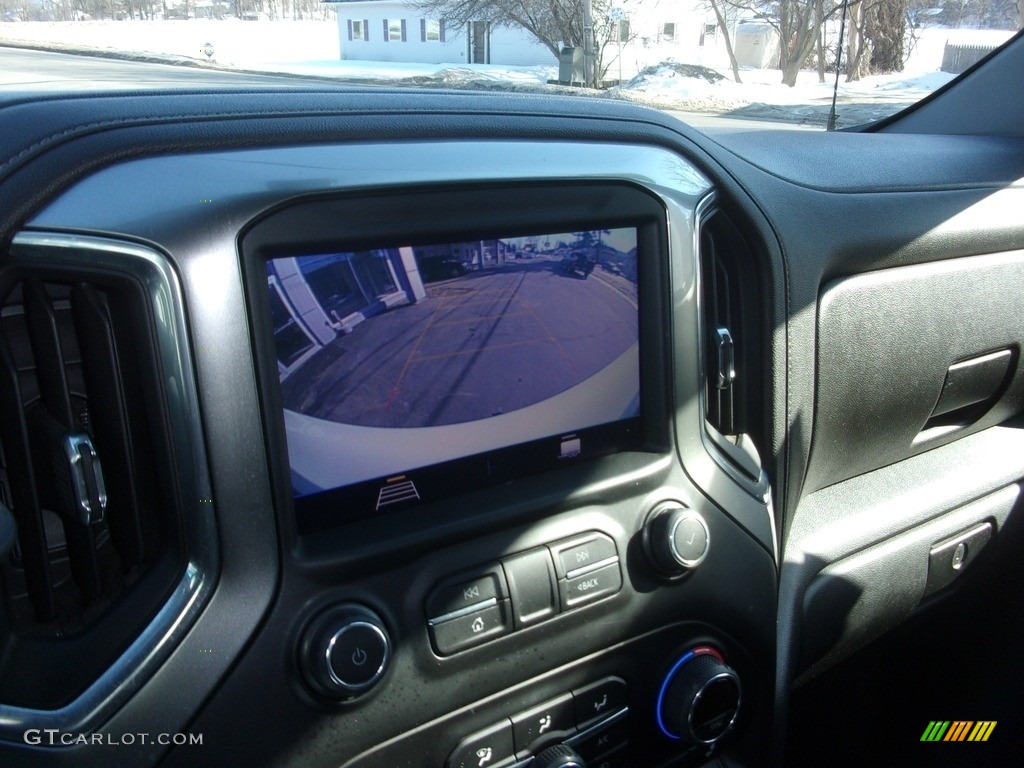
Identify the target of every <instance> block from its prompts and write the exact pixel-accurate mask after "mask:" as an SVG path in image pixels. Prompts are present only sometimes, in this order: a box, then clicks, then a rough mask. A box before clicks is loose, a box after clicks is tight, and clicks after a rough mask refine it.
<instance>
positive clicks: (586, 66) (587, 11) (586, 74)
mask: <svg viewBox="0 0 1024 768" xmlns="http://www.w3.org/2000/svg"><path fill="white" fill-rule="evenodd" d="M594 63H595V62H594V8H593V5H592V3H591V0H583V79H584V80H586V81H587V88H596V87H597V72H595V71H594V69H595V66H594Z"/></svg>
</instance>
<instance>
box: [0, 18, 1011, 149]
mask: <svg viewBox="0 0 1024 768" xmlns="http://www.w3.org/2000/svg"><path fill="white" fill-rule="evenodd" d="M1021 9H1022V3H1021V2H1020V1H1019V0H1016V1H1015V0H970V1H969V2H958V3H945V4H942V5H933V4H932V3H930V2H929V0H846V1H845V2H837V1H836V0H788V2H781V3H777V2H760V1H759V0H671V2H670V1H669V0H355V1H354V2H329V3H320V2H317V1H316V0H233V1H232V2H227V1H226V0H161V2H156V0H21V2H19V1H18V0H0V46H2V47H0V60H2V62H3V65H2V66H0V89H3V90H7V91H12V90H25V89H26V88H29V89H60V88H67V87H72V86H73V87H78V88H83V87H84V88H98V89H107V88H110V87H120V88H138V87H146V86H159V87H168V86H170V87H177V86H181V87H189V86H196V85H203V84H217V83H226V84H232V83H234V84H245V85H257V86H259V85H268V86H271V85H272V86H277V87H280V86H281V85H282V84H285V85H303V84H305V85H315V86H317V87H323V84H324V80H328V81H331V82H346V83H359V84H364V85H388V86H410V87H417V88H425V87H438V88H456V89H474V90H490V91H520V92H523V91H525V92H539V93H552V94H562V95H565V94H571V95H574V96H578V97H581V98H601V99H620V100H626V101H630V102H635V103H640V104H645V105H648V106H652V107H655V108H657V109H662V110H665V111H668V112H671V113H672V114H674V115H676V116H678V117H680V118H682V119H683V120H685V121H686V122H689V123H691V124H694V125H696V126H698V127H703V128H708V127H714V126H729V127H739V128H751V127H765V126H766V125H768V126H770V127H788V128H794V129H805V130H807V129H814V130H822V129H826V128H843V127H851V126H858V125H863V124H867V123H871V122H874V121H876V120H879V119H881V118H883V117H887V116H889V115H892V114H895V113H896V112H898V111H900V110H902V109H904V108H905V107H908V106H910V105H911V104H913V103H914V102H916V101H918V100H919V99H922V98H924V97H925V96H927V95H928V94H930V93H931V92H933V91H934V90H936V89H937V88H940V87H941V86H943V85H945V84H946V83H948V82H950V81H951V80H952V79H954V78H955V77H956V76H957V74H958V73H961V72H963V71H964V70H966V69H967V68H968V67H970V66H971V65H972V64H974V63H975V62H977V61H978V60H980V59H981V58H983V57H984V56H986V55H987V54H988V53H989V52H991V51H992V50H994V49H995V48H997V47H998V46H999V45H1001V44H1002V43H1004V42H1005V41H1006V40H1008V39H1009V38H1010V37H1011V36H1013V34H1014V32H1015V30H1016V29H1017V28H1018V27H1020V25H1021V22H1022V19H1021V13H1022V10H1021ZM81 54H86V55H88V56H90V58H83V57H82V55H81ZM97 55H99V56H101V58H96V56H97ZM283 78H286V79H283Z"/></svg>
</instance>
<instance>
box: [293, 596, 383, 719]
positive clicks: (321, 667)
mask: <svg viewBox="0 0 1024 768" xmlns="http://www.w3.org/2000/svg"><path fill="white" fill-rule="evenodd" d="M390 660H391V641H390V639H389V638H388V634H387V630H386V629H385V627H384V622H383V621H381V619H380V617H379V616H377V614H375V613H374V612H373V611H371V610H369V609H368V608H364V607H363V606H361V605H355V604H352V603H343V604H341V605H336V606H334V607H333V608H329V609H327V610H326V611H324V612H323V613H321V614H319V615H318V616H317V617H315V618H314V619H313V621H311V622H310V623H309V625H308V626H307V628H306V630H305V632H303V634H302V643H301V645H300V647H299V663H300V666H301V667H302V672H303V676H304V677H305V678H306V682H307V683H308V684H309V687H310V688H312V689H313V690H314V691H316V692H317V693H319V694H320V695H321V696H325V697H327V698H331V699H335V700H343V699H350V698H353V697H354V696H358V695H359V694H361V693H365V692H366V691H368V690H370V689H371V688H372V687H373V686H375V685H376V684H377V683H378V682H380V679H381V678H382V677H383V676H384V673H385V672H386V671H387V667H388V663H389V662H390Z"/></svg>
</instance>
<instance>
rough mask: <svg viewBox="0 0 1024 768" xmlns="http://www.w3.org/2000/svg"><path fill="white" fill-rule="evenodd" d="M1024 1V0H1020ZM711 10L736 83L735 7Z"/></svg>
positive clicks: (719, 3) (718, 3)
mask: <svg viewBox="0 0 1024 768" xmlns="http://www.w3.org/2000/svg"><path fill="white" fill-rule="evenodd" d="M1021 2H1024V0H1021ZM708 3H709V4H710V5H711V10H712V11H714V12H715V19H716V20H717V21H718V28H719V29H720V30H722V40H723V42H724V43H725V52H726V53H727V54H728V55H729V67H730V68H731V69H732V79H733V80H735V81H736V82H737V83H739V82H741V81H740V65H739V63H737V61H736V50H735V49H734V48H733V46H732V35H731V34H730V32H729V15H730V14H729V11H732V12H733V13H735V11H736V9H735V8H734V7H733V6H731V5H729V4H727V3H726V2H725V0H708Z"/></svg>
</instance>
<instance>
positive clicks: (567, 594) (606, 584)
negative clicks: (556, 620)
mask: <svg viewBox="0 0 1024 768" xmlns="http://www.w3.org/2000/svg"><path fill="white" fill-rule="evenodd" d="M621 588H622V573H621V572H620V571H619V564H618V563H612V564H611V565H606V566H605V567H604V568H598V569H597V570H596V571H591V572H590V573H585V574H583V575H582V576H577V577H576V578H574V579H562V580H561V581H559V582H558V589H559V592H560V594H561V596H562V608H563V610H565V609H569V608H575V607H576V606H578V605H583V604H584V603H589V602H591V601H593V600H598V599H600V598H602V597H607V596H608V595H611V594H614V593H616V592H618V591H619V589H621Z"/></svg>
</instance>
